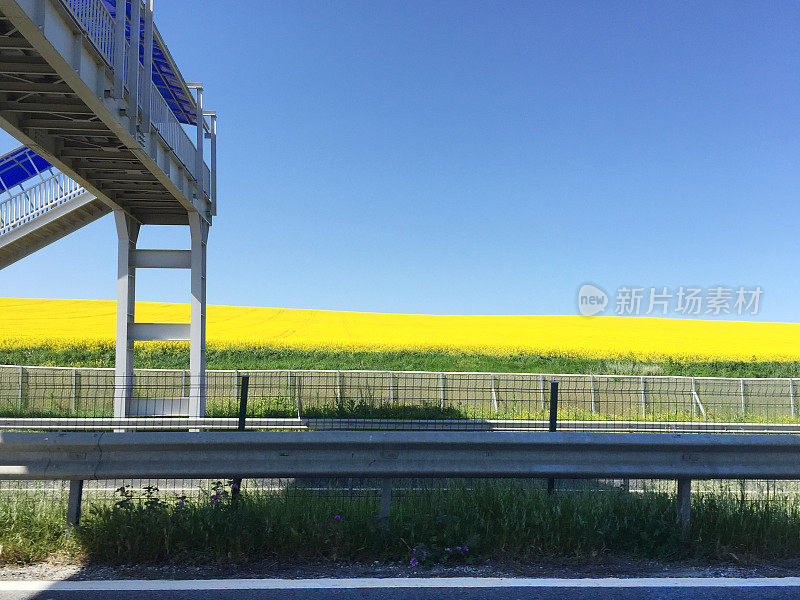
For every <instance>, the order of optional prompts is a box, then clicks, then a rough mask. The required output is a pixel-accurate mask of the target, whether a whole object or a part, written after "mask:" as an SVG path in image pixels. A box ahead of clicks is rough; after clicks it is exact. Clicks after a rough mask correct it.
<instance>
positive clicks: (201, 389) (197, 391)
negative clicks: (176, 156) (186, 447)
mask: <svg viewBox="0 0 800 600" xmlns="http://www.w3.org/2000/svg"><path fill="white" fill-rule="evenodd" d="M189 230H190V233H191V238H192V249H191V263H192V274H191V279H192V297H191V323H190V325H189V389H190V391H189V416H190V417H203V416H205V412H206V393H205V389H206V245H207V243H208V222H206V221H205V220H204V219H203V218H201V216H200V215H199V214H198V213H189Z"/></svg>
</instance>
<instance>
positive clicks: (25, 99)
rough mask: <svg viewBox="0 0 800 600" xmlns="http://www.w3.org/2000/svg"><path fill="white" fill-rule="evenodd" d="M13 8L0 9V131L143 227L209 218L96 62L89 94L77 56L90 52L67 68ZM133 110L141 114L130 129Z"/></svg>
mask: <svg viewBox="0 0 800 600" xmlns="http://www.w3.org/2000/svg"><path fill="white" fill-rule="evenodd" d="M11 4H12V5H13V4H15V3H11ZM14 8H15V7H14V6H11V7H9V6H7V5H6V3H2V2H0V125H2V127H3V128H4V129H6V130H7V131H9V132H11V133H12V135H14V137H16V138H17V139H19V140H20V141H22V142H23V143H24V144H25V145H27V146H28V147H30V148H33V149H35V150H36V151H37V153H39V154H40V155H42V156H43V157H45V158H46V159H47V160H49V161H50V162H51V163H52V164H54V165H56V166H57V167H58V168H59V169H60V170H62V171H63V172H65V173H67V174H68V175H69V176H70V177H71V178H73V179H74V180H75V181H77V182H79V183H80V184H81V185H83V186H84V187H85V188H86V189H88V190H89V191H91V192H92V193H93V194H95V195H96V196H97V197H98V198H99V199H100V200H101V201H103V202H105V203H106V204H107V205H108V206H109V207H110V208H112V209H121V210H124V211H125V212H126V213H127V214H129V215H130V216H131V217H133V218H134V219H135V220H136V221H138V222H139V223H141V224H176V225H177V224H183V225H186V224H188V213H189V212H193V211H195V210H197V208H201V210H200V211H199V212H201V214H202V215H203V217H204V218H210V215H207V214H203V213H206V211H204V210H202V206H198V205H204V204H205V202H204V201H205V199H206V198H205V197H203V199H202V201H200V202H194V201H193V198H196V197H197V193H196V190H192V191H189V186H188V185H183V186H181V185H180V183H183V182H181V181H178V182H177V184H176V182H175V181H173V180H172V179H173V178H171V174H170V167H171V166H174V165H170V161H169V160H162V161H161V165H159V164H158V160H157V159H158V154H159V152H158V148H154V147H153V146H156V145H157V140H156V139H155V137H156V134H155V133H151V132H150V131H141V130H140V120H141V108H140V107H139V108H137V109H136V110H132V106H135V105H136V103H130V102H128V101H127V100H129V99H128V98H127V94H128V93H129V92H128V91H127V89H126V90H125V92H124V93H125V95H126V98H122V99H114V98H113V97H111V96H112V94H111V92H112V90H113V80H112V79H110V78H109V79H107V78H106V77H103V75H106V74H105V73H102V71H104V70H105V69H103V68H102V65H98V64H97V63H96V62H95V64H93V65H91V66H92V67H94V68H96V69H97V70H98V71H100V73H98V74H94V77H90V78H89V79H95V80H98V79H99V80H98V81H97V83H100V84H102V85H100V87H102V88H103V89H102V90H99V89H98V90H92V89H90V88H89V87H88V86H87V85H86V82H85V81H84V78H85V77H86V73H85V72H84V73H81V69H82V68H83V70H84V71H85V70H86V69H85V66H84V63H85V62H86V56H79V55H80V54H86V53H87V52H86V50H87V49H86V48H82V50H83V51H84V52H82V53H81V52H78V51H77V50H76V51H75V58H74V60H73V62H75V63H79V64H76V65H72V64H70V63H69V62H68V61H67V60H65V59H64V57H63V56H61V54H60V53H59V52H58V51H56V49H55V48H54V47H53V46H52V44H51V43H50V42H49V41H48V39H47V38H46V37H45V35H44V32H43V31H41V29H40V27H39V26H37V25H36V24H35V23H34V22H33V21H32V20H31V19H30V17H29V16H28V15H27V14H26V13H25V12H24V11H21V10H18V9H17V10H14ZM48 25H49V23H48ZM53 28H54V27H51V29H53ZM76 39H78V38H76ZM76 43H77V42H76ZM75 66H77V67H78V69H77V70H76V69H75V68H74V67H75ZM103 79H107V80H106V81H103ZM126 107H127V108H126ZM128 111H130V112H136V113H137V114H136V115H135V116H134V121H135V126H134V127H133V128H132V127H131V122H132V120H131V115H128V114H126V113H127V112H128ZM115 113H116V114H115ZM131 129H133V132H134V133H133V134H132V133H131V131H130V130H131ZM148 146H150V148H148ZM148 150H149V152H148ZM162 151H163V149H162ZM151 154H155V155H156V159H155V160H154V159H153V157H152V156H151ZM178 170H181V169H180V167H178ZM189 179H190V178H189ZM181 188H183V189H181ZM187 192H188V193H187ZM200 195H201V196H203V194H200Z"/></svg>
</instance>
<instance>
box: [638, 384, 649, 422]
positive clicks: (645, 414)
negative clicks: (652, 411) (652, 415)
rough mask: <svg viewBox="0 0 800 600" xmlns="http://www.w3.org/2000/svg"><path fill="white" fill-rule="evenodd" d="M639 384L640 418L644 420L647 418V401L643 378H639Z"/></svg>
mask: <svg viewBox="0 0 800 600" xmlns="http://www.w3.org/2000/svg"><path fill="white" fill-rule="evenodd" d="M639 384H640V385H641V387H642V392H641V395H642V418H643V419H644V418H645V417H646V416H647V400H646V398H645V387H644V377H640V378H639Z"/></svg>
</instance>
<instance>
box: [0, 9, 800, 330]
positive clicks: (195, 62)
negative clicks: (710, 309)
mask: <svg viewBox="0 0 800 600" xmlns="http://www.w3.org/2000/svg"><path fill="white" fill-rule="evenodd" d="M199 6H203V7H204V8H205V9H204V10H200V9H199V8H198V7H199ZM156 22H157V25H158V27H159V29H160V31H161V33H162V35H163V36H164V38H165V39H166V41H167V43H168V45H169V47H170V49H171V51H172V53H173V55H174V57H175V58H176V60H177V62H178V64H179V65H180V66H181V69H182V71H183V73H184V76H185V77H186V79H187V80H190V81H191V80H202V81H204V83H205V84H206V94H205V98H206V102H207V105H208V106H209V107H210V108H213V109H216V110H218V111H219V114H220V121H219V135H220V138H219V139H220V141H219V152H220V154H219V169H220V203H219V216H218V217H217V219H216V221H215V224H214V226H213V228H212V231H211V238H210V242H209V285H208V299H209V302H211V303H214V304H236V305H256V306H280V307H291V308H321V309H336V310H365V311H379V312H412V313H445V314H575V312H576V292H577V289H578V288H579V287H580V285H581V284H583V283H586V282H593V283H595V284H597V285H599V286H600V287H601V288H603V289H605V290H606V291H608V292H609V293H611V294H612V295H613V293H614V291H615V290H616V289H617V288H618V287H619V286H621V285H628V286H641V287H645V288H649V287H650V286H653V287H658V288H661V287H663V286H667V287H669V288H677V287H679V286H697V287H702V288H709V287H712V286H716V285H720V284H722V285H727V286H731V287H738V286H740V285H744V286H749V287H753V286H756V285H760V286H761V287H762V288H763V290H764V292H763V297H762V307H761V311H760V313H759V315H758V316H756V317H750V318H755V319H759V320H772V321H799V320H800V311H798V307H797V304H798V302H797V300H798V298H800V275H798V274H797V273H796V271H797V269H796V264H797V258H798V256H800V240H798V223H800V208H798V207H799V206H800V203H799V202H798V200H800V102H798V99H800V93H799V92H800V79H799V78H798V73H800V38H798V36H797V34H796V32H797V30H798V28H799V27H800V4H797V3H794V2H771V3H760V2H752V3H738V2H704V3H690V2H665V3H655V2H624V3H614V2H602V3H601V2H591V3H576V2H524V3H523V2H464V1H458V2H446V1H437V2H427V1H426V2H411V1H403V2H372V1H364V2H321V1H316V2H263V1H252V2H246V1H237V2H230V1H226V2H214V3H206V4H203V5H200V4H198V3H195V2H190V1H188V0H173V1H170V2H166V1H163V0H162V1H161V2H157V3H156ZM4 142H6V143H5V146H7V147H8V148H10V147H12V146H13V140H4ZM151 229H152V231H148V230H147V229H145V230H144V231H143V234H142V237H141V239H142V244H141V245H142V246H152V245H154V244H156V243H159V244H162V243H163V244H168V245H169V246H170V247H182V246H185V245H186V243H187V242H186V240H188V233H185V232H184V230H183V229H180V230H178V228H171V229H174V231H171V230H170V229H166V230H162V229H163V228H151ZM115 252H116V241H115V232H114V226H113V222H112V220H111V218H110V217H106V218H104V219H103V220H101V221H99V222H97V223H95V224H93V225H92V226H89V227H87V228H85V229H83V230H81V231H80V232H78V233H75V234H73V235H72V236H70V237H68V238H66V239H64V240H62V241H60V242H57V243H55V244H53V245H52V246H50V247H49V248H47V249H45V250H43V251H40V252H39V253H37V254H36V255H34V256H31V257H29V258H27V259H25V260H23V261H21V262H19V263H17V264H16V265H13V266H11V267H9V268H7V269H5V270H4V271H2V272H0V294H1V295H3V296H23V297H63V298H102V299H113V298H114V297H115V290H116V288H115V278H116V257H115ZM187 296H188V275H186V274H185V273H177V274H176V273H175V272H166V273H153V272H145V273H143V274H142V275H141V276H140V277H139V279H138V281H137V298H138V299H140V300H167V301H185V300H186V299H187ZM612 312H613V307H612V310H610V311H608V313H607V314H610V313H612Z"/></svg>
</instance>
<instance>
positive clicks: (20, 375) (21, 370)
mask: <svg viewBox="0 0 800 600" xmlns="http://www.w3.org/2000/svg"><path fill="white" fill-rule="evenodd" d="M24 376H25V369H24V368H23V367H20V368H19V398H18V403H17V408H18V409H19V410H20V411H22V379H23V377H24Z"/></svg>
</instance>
